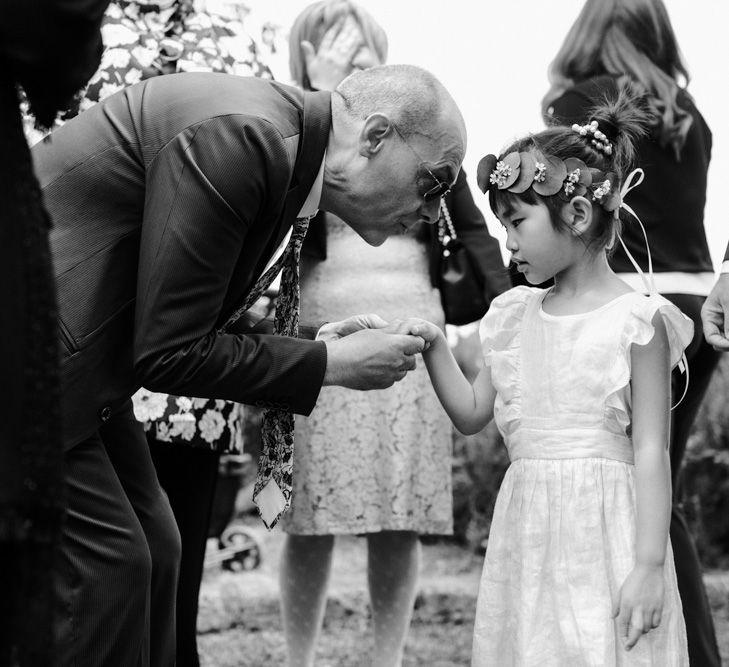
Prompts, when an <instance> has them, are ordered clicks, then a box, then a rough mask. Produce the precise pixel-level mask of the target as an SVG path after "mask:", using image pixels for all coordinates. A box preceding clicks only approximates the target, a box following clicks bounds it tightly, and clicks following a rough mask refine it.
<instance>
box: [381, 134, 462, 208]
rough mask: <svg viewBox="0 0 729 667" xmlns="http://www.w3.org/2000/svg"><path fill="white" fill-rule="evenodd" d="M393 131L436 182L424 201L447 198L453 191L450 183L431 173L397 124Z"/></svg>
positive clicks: (424, 194)
mask: <svg viewBox="0 0 729 667" xmlns="http://www.w3.org/2000/svg"><path fill="white" fill-rule="evenodd" d="M392 129H393V130H395V133H396V134H397V136H398V137H400V139H401V140H402V142H403V143H404V144H405V145H406V146H407V147H408V148H409V149H410V150H411V151H412V153H413V155H414V156H415V157H416V158H418V161H419V162H420V164H421V165H422V166H423V169H425V171H427V172H428V175H429V176H430V177H431V178H432V179H433V180H434V181H435V185H434V186H433V187H432V188H430V189H429V190H426V191H425V192H424V193H423V199H425V201H433V200H434V199H440V198H441V197H445V196H446V195H447V194H448V193H449V192H450V191H451V186H450V185H449V184H448V183H445V182H444V181H441V180H439V179H438V178H437V177H436V175H435V174H434V173H433V172H432V171H430V169H428V167H426V166H425V160H423V158H421V157H420V155H418V152H417V151H416V150H415V149H414V148H413V147H412V146H411V145H410V144H409V143H408V141H407V139H405V137H404V136H403V135H402V132H400V130H398V128H397V125H395V123H392Z"/></svg>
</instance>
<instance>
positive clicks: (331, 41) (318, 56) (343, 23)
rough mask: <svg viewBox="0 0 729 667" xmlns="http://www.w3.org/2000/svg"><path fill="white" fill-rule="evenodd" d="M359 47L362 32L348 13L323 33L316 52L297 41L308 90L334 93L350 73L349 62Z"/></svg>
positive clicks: (350, 64)
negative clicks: (307, 79)
mask: <svg viewBox="0 0 729 667" xmlns="http://www.w3.org/2000/svg"><path fill="white" fill-rule="evenodd" d="M363 45H364V42H363V40H362V32H361V30H360V28H359V26H358V25H357V22H356V21H355V20H354V18H353V17H352V15H351V14H349V15H347V17H346V18H343V19H341V20H339V21H337V22H336V23H335V24H334V25H333V26H332V27H331V28H329V30H327V31H326V33H324V37H323V38H322V40H321V44H319V50H318V51H317V50H316V49H315V48H314V45H313V44H312V43H311V42H307V41H303V42H301V50H302V52H303V53H304V60H305V61H306V74H307V76H308V77H309V83H310V84H311V87H312V88H314V89H316V90H334V89H335V88H336V87H337V86H338V85H339V83H340V82H341V81H342V80H343V79H345V78H346V77H347V76H349V74H351V73H352V71H353V69H354V66H353V65H352V60H353V59H354V57H355V55H356V54H357V52H358V51H359V50H360V49H361V48H362V46H363Z"/></svg>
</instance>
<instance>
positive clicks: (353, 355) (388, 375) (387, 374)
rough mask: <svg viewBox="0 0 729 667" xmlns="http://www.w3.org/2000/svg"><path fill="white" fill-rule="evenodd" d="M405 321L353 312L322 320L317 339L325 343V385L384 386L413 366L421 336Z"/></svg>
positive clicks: (421, 349)
mask: <svg viewBox="0 0 729 667" xmlns="http://www.w3.org/2000/svg"><path fill="white" fill-rule="evenodd" d="M410 328H412V327H408V326H404V323H400V322H392V323H389V324H388V323H387V322H386V321H385V320H383V319H382V318H381V317H379V316H378V315H374V314H367V315H355V316H353V317H350V318H347V319H346V320H342V321H341V322H333V323H329V324H325V325H324V326H323V327H322V328H321V329H320V330H319V335H318V336H317V340H323V341H324V342H325V343H326V346H327V368H326V372H325V374H324V384H325V385H338V386H341V387H348V388H349V389H385V388H387V387H389V386H391V385H393V384H394V383H395V382H397V381H398V380H402V379H403V378H404V377H405V375H407V372H408V371H411V370H413V369H414V368H415V355H416V354H418V353H419V352H422V351H423V349H424V348H425V342H424V340H425V339H424V337H421V336H420V335H419V334H413V333H411V332H410Z"/></svg>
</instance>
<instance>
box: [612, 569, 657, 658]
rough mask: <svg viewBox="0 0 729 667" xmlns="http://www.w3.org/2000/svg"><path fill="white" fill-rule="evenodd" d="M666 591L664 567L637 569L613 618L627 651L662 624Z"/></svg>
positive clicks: (625, 587)
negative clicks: (664, 592)
mask: <svg viewBox="0 0 729 667" xmlns="http://www.w3.org/2000/svg"><path fill="white" fill-rule="evenodd" d="M663 588H664V587H663V565H636V566H635V567H634V568H633V570H632V571H631V572H630V574H629V575H628V576H627V578H626V579H625V581H624V582H623V585H622V586H621V587H620V592H619V594H618V599H617V600H616V601H615V603H614V604H613V618H615V617H617V619H618V637H619V638H620V639H622V641H623V646H624V647H625V650H626V651H630V649H632V648H633V646H635V644H636V643H637V641H638V639H640V637H641V635H644V634H646V633H648V632H650V631H651V630H653V629H654V628H657V627H658V626H659V625H660V624H661V615H662V613H663Z"/></svg>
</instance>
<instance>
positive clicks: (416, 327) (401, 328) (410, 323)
mask: <svg viewBox="0 0 729 667" xmlns="http://www.w3.org/2000/svg"><path fill="white" fill-rule="evenodd" d="M385 331H387V332H389V333H398V334H410V335H411V336H420V337H421V338H422V339H423V340H424V341H425V349H426V350H427V349H428V348H429V347H430V346H431V345H433V344H434V343H436V342H437V341H438V338H439V337H442V338H443V340H445V334H444V333H443V331H442V330H441V328H440V327H438V326H436V325H435V324H433V323H432V322H428V321H427V320H421V319H420V318H417V317H410V318H408V319H406V320H393V321H392V322H390V324H389V325H388V326H387V327H385ZM424 351H425V350H424Z"/></svg>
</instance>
